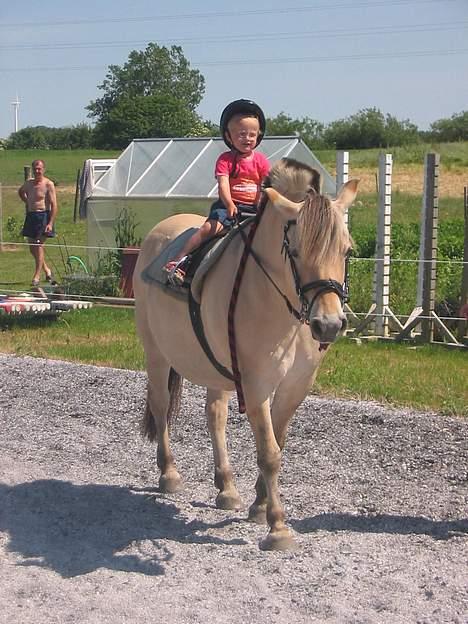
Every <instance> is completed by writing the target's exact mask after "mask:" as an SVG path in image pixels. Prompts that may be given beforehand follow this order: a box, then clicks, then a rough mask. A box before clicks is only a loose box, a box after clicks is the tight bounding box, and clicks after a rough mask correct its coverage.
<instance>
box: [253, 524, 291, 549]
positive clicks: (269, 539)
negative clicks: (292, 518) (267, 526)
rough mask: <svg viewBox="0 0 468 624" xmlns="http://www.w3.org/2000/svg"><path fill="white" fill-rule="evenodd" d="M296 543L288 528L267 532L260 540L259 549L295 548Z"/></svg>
mask: <svg viewBox="0 0 468 624" xmlns="http://www.w3.org/2000/svg"><path fill="white" fill-rule="evenodd" d="M296 548H297V544H296V542H295V541H294V538H293V536H292V535H291V532H290V531H289V530H288V529H283V530H281V531H276V532H275V533H268V535H267V536H266V537H265V539H263V540H262V541H261V542H260V550H296Z"/></svg>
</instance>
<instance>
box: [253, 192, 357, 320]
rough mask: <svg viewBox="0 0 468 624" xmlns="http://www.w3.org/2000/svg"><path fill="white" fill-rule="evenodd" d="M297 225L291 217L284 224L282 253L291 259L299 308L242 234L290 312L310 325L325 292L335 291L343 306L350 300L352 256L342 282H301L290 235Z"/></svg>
mask: <svg viewBox="0 0 468 624" xmlns="http://www.w3.org/2000/svg"><path fill="white" fill-rule="evenodd" d="M264 204H266V202H262V204H261V206H260V208H259V211H258V213H257V217H256V219H257V220H258V221H260V219H261V217H262V214H263V210H264ZM262 207H263V208H262ZM295 225H297V221H296V219H291V220H289V221H288V222H287V223H286V225H285V226H284V231H283V244H282V246H281V254H282V255H284V257H285V258H287V259H289V264H290V266H291V272H292V276H293V280H294V287H295V289H296V294H297V296H298V298H299V302H300V304H301V305H300V309H297V308H296V307H295V306H294V305H293V304H292V303H291V301H290V300H289V299H288V297H287V296H286V295H285V294H284V293H283V291H282V290H281V289H280V288H279V286H278V285H277V284H276V282H275V281H274V280H273V278H272V277H271V276H270V274H269V273H268V271H267V270H266V269H265V267H264V266H263V264H262V261H261V259H260V258H259V256H258V255H257V253H256V252H255V251H254V250H253V249H252V247H251V245H250V244H249V241H248V239H247V236H246V234H245V232H243V231H241V236H242V238H243V240H244V245H245V246H246V248H247V249H248V254H250V255H251V256H252V258H253V259H254V260H255V262H256V263H257V265H258V267H259V268H260V269H261V270H262V272H263V274H264V275H265V276H266V278H267V279H268V280H269V282H270V283H271V284H272V285H273V287H274V288H275V290H276V291H277V292H278V294H279V295H280V296H281V297H282V298H283V300H284V302H285V304H286V307H287V308H288V310H289V312H290V313H291V314H292V315H293V316H294V318H295V319H297V320H298V321H299V322H300V323H302V324H306V325H309V324H310V316H311V314H312V309H313V307H314V304H315V302H316V301H317V299H318V298H319V297H321V296H322V295H323V294H325V293H329V292H333V293H335V294H336V295H337V296H338V298H339V300H340V302H341V305H342V306H344V304H345V303H346V302H347V301H348V300H349V258H350V254H351V252H350V251H349V252H348V253H347V254H346V257H345V273H344V281H343V283H342V284H341V283H340V282H338V281H337V280H334V279H331V278H327V279H317V280H313V281H311V282H307V283H306V284H301V278H300V275H299V271H298V268H297V264H296V261H295V258H296V257H297V252H296V251H295V250H294V249H292V247H291V242H290V240H289V236H288V233H289V229H290V227H291V226H295ZM311 290H315V291H316V292H315V293H314V295H313V297H312V299H311V300H310V301H309V300H308V299H307V297H306V293H308V292H310V291H311Z"/></svg>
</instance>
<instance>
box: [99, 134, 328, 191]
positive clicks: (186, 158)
mask: <svg viewBox="0 0 468 624" xmlns="http://www.w3.org/2000/svg"><path fill="white" fill-rule="evenodd" d="M226 149H227V148H226V145H225V144H224V141H223V140H222V139H221V138H220V137H214V138H205V137H203V138H177V139H135V140H134V141H132V143H131V144H130V145H129V146H128V147H127V149H126V150H125V151H124V152H123V153H122V154H121V156H120V157H119V158H118V159H117V161H116V162H115V164H114V165H113V166H112V167H111V168H110V169H109V170H108V171H107V172H106V173H105V174H104V175H103V176H102V178H101V179H100V180H99V182H98V183H97V184H96V186H95V187H94V189H93V193H92V196H93V197H148V198H149V197H203V198H209V197H215V196H216V195H217V185H216V180H215V177H214V167H215V162H216V159H217V158H218V156H219V155H220V154H221V153H222V152H224V151H226ZM257 149H258V151H261V152H263V153H264V154H265V155H266V156H267V157H268V158H269V160H270V162H271V163H272V164H273V163H274V162H275V161H277V160H279V159H280V158H283V157H286V156H288V157H290V158H295V159H296V160H299V161H301V162H304V163H305V164H307V165H310V166H312V167H314V168H316V169H318V170H319V171H320V173H321V174H322V181H323V190H324V191H325V192H326V193H330V194H334V193H335V182H334V180H333V178H332V176H331V175H330V174H329V173H328V172H327V171H326V170H325V169H324V167H323V166H322V165H321V164H320V162H319V161H318V159H317V158H316V157H315V156H314V155H313V153H312V152H311V151H310V150H309V148H308V147H307V146H306V145H305V143H304V142H303V141H302V140H301V139H300V138H299V137H296V136H290V137H265V138H264V139H263V141H262V143H261V145H260V146H259V147H258V148H257Z"/></svg>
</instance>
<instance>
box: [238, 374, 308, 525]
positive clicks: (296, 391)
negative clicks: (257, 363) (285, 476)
mask: <svg viewBox="0 0 468 624" xmlns="http://www.w3.org/2000/svg"><path fill="white" fill-rule="evenodd" d="M314 379H315V374H314V375H312V376H311V375H310V373H308V374H307V375H305V376H303V377H302V378H299V379H298V378H296V377H290V378H285V379H284V380H283V382H282V383H281V384H280V385H279V386H278V388H277V390H276V392H275V397H274V399H273V403H272V406H271V420H272V424H273V431H274V433H275V438H276V442H277V444H278V446H279V448H280V449H281V450H283V448H284V445H285V443H286V436H287V432H288V426H289V423H290V421H291V418H292V417H293V416H294V414H295V412H296V410H297V408H298V407H299V405H300V404H301V403H302V401H303V400H304V397H305V396H306V394H307V392H308V391H309V389H310V388H311V386H312V384H313V381H314ZM255 492H256V497H255V500H254V502H253V503H252V505H251V506H250V508H249V520H250V521H251V522H256V523H258V524H266V521H267V517H266V512H267V489H266V485H265V480H264V478H263V475H262V473H261V472H260V474H259V475H258V478H257V482H256V483H255Z"/></svg>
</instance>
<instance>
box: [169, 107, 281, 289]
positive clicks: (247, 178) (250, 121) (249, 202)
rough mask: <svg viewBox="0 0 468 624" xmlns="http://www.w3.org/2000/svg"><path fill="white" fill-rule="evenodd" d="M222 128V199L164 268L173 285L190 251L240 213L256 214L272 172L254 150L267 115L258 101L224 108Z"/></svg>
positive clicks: (219, 172)
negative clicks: (225, 148)
mask: <svg viewBox="0 0 468 624" xmlns="http://www.w3.org/2000/svg"><path fill="white" fill-rule="evenodd" d="M219 125H220V129H221V135H222V137H223V139H224V142H225V143H226V145H227V146H228V147H229V148H230V151H229V152H224V153H223V154H221V156H219V158H218V160H217V161H216V166H215V176H216V179H217V180H218V195H219V199H218V200H217V201H215V202H214V204H213V205H212V206H211V209H210V213H209V215H208V218H207V220H206V221H205V223H204V224H203V225H202V226H201V228H200V229H199V230H198V231H197V232H195V234H193V235H192V236H191V237H190V238H189V239H188V241H187V242H186V243H185V245H184V247H183V249H182V250H181V251H180V253H179V254H178V255H177V256H176V257H175V258H173V259H172V260H171V261H170V262H168V263H167V264H166V266H165V267H164V268H165V270H166V271H168V273H169V280H170V281H171V282H173V283H179V284H180V283H182V282H183V279H184V277H185V271H184V268H183V265H184V262H185V260H186V258H187V255H188V254H189V253H190V252H191V251H193V250H194V249H195V248H197V247H199V246H200V245H201V244H202V243H203V242H204V241H205V240H207V239H208V238H210V237H211V236H214V235H215V234H216V233H217V232H220V231H221V230H222V229H223V228H225V227H229V226H231V225H233V223H234V222H235V219H236V215H237V213H238V212H239V213H250V214H255V212H256V205H257V202H258V198H259V194H260V185H261V182H262V180H263V178H264V177H265V176H266V175H267V174H268V173H269V171H270V164H269V162H268V159H267V158H266V156H264V155H263V154H261V153H260V152H256V151H255V148H256V147H257V145H259V143H260V141H261V140H262V138H263V135H264V133H265V115H264V114H263V111H262V109H261V108H260V107H259V106H258V105H257V104H255V102H252V101H251V100H235V101H234V102H231V103H230V104H228V105H227V106H226V108H225V109H224V111H223V113H222V115H221V120H220V124H219Z"/></svg>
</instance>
